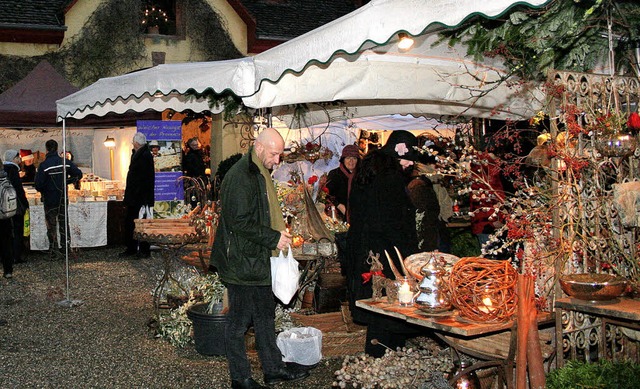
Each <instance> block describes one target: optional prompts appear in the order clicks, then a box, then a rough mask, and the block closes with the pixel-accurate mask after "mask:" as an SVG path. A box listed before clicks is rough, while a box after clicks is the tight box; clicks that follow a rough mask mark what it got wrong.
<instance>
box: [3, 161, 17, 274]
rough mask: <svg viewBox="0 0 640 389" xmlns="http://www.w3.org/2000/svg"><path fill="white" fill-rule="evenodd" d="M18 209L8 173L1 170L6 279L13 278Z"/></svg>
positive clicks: (4, 270) (4, 272)
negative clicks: (14, 232) (14, 240)
mask: <svg viewBox="0 0 640 389" xmlns="http://www.w3.org/2000/svg"><path fill="white" fill-rule="evenodd" d="M16 208H17V201H16V192H15V189H14V188H13V186H12V185H11V182H10V181H9V178H8V176H7V173H6V172H5V171H4V170H2V169H0V259H1V260H2V270H3V275H4V278H13V242H12V239H11V238H12V236H13V223H12V221H11V217H12V216H13V215H15V212H16Z"/></svg>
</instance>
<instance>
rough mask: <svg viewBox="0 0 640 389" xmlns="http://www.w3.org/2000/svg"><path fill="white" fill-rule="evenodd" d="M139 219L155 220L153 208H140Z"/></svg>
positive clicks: (146, 206) (145, 206)
mask: <svg viewBox="0 0 640 389" xmlns="http://www.w3.org/2000/svg"><path fill="white" fill-rule="evenodd" d="M138 219H153V208H152V207H149V206H148V205H143V206H142V207H140V212H139V213H138Z"/></svg>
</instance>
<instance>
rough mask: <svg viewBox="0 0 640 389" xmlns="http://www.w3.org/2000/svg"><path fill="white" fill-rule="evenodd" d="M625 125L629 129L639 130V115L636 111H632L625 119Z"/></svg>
mask: <svg viewBox="0 0 640 389" xmlns="http://www.w3.org/2000/svg"><path fill="white" fill-rule="evenodd" d="M627 127H629V129H631V130H640V115H638V113H637V112H632V113H631V115H629V120H627Z"/></svg>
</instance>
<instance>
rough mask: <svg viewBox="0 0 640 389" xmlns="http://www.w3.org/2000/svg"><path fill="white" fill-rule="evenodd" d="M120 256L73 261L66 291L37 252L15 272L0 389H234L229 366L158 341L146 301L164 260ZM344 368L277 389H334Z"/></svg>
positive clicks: (1, 303)
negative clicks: (150, 323) (338, 374)
mask: <svg viewBox="0 0 640 389" xmlns="http://www.w3.org/2000/svg"><path fill="white" fill-rule="evenodd" d="M121 250H122V248H120V247H115V248H109V247H108V248H100V249H81V250H79V251H78V252H74V253H73V254H72V255H71V256H70V260H69V288H68V289H67V277H66V270H65V269H66V267H65V262H64V261H58V262H51V261H48V260H47V256H46V255H44V254H42V253H38V252H32V253H29V255H28V257H27V262H26V263H21V264H17V265H15V268H14V272H13V275H14V278H13V279H10V280H8V279H5V278H0V388H228V387H230V380H229V376H228V372H227V363H226V359H225V358H223V357H207V356H203V355H200V354H198V353H197V352H196V351H195V349H194V347H193V345H191V346H187V347H185V348H183V349H177V348H175V347H173V346H172V345H170V344H169V343H167V342H165V341H163V340H160V339H157V338H154V336H153V335H154V334H153V332H152V331H151V330H150V329H149V326H148V323H149V320H150V319H152V318H153V315H154V309H153V303H152V296H151V291H152V290H153V288H154V286H155V284H156V281H155V279H156V278H155V277H156V275H157V274H159V271H160V269H161V267H162V259H161V257H160V255H159V252H157V251H155V252H154V253H153V255H152V258H150V259H142V260H123V259H120V258H118V257H117V253H118V252H119V251H121ZM63 301H72V302H74V303H75V302H81V303H80V304H78V305H74V306H71V307H70V306H64V305H62V304H60V302H63ZM4 321H6V323H5V322H4ZM251 360H252V365H253V368H254V373H253V376H254V378H256V379H257V380H258V381H261V379H262V372H261V370H260V368H259V362H258V359H257V357H255V355H254V356H251ZM341 363H342V358H325V359H323V360H322V361H321V362H320V364H319V366H318V367H317V368H315V369H314V370H312V372H311V376H310V377H309V378H307V379H306V380H304V381H302V382H300V383H296V384H287V383H282V384H279V385H278V386H276V387H281V388H330V387H331V383H332V382H333V380H334V374H333V373H334V371H336V370H337V369H339V367H340V364H341Z"/></svg>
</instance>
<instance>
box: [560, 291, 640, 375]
mask: <svg viewBox="0 0 640 389" xmlns="http://www.w3.org/2000/svg"><path fill="white" fill-rule="evenodd" d="M555 307H556V308H560V309H562V310H565V311H572V312H580V313H584V314H587V315H589V316H593V317H595V318H597V319H598V321H599V323H598V321H595V323H594V324H595V326H594V325H591V326H590V327H589V326H587V327H583V328H575V329H573V328H569V329H566V331H565V328H564V327H563V324H562V323H558V324H557V327H558V328H559V330H558V331H560V330H562V336H563V337H564V335H565V334H570V333H572V332H579V331H585V330H588V329H589V328H594V327H599V328H598V332H597V334H598V338H599V345H598V346H599V347H598V359H606V358H607V357H608V354H611V359H616V358H615V355H616V353H615V352H612V350H607V329H606V326H607V325H614V326H620V327H626V328H630V329H632V330H640V301H639V300H634V299H629V298H617V299H615V300H611V301H601V302H589V301H584V300H578V299H574V298H562V299H558V300H556V302H555ZM560 316H561V315H560ZM560 320H561V318H560ZM559 336H560V335H559ZM569 343H571V342H569ZM570 351H573V353H572V354H573V355H574V356H575V350H570ZM563 357H564V356H563V353H562V352H559V353H558V365H559V366H562V365H563V364H564V360H563Z"/></svg>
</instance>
